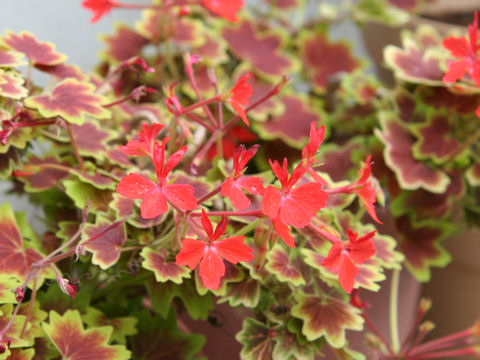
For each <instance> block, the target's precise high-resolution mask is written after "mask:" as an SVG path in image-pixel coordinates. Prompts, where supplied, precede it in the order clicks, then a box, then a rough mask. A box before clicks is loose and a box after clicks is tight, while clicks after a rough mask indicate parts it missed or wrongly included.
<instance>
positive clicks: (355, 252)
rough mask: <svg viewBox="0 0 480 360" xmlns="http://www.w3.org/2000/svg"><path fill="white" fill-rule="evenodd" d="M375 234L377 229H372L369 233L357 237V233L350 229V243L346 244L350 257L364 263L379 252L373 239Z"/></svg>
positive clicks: (358, 262)
mask: <svg viewBox="0 0 480 360" xmlns="http://www.w3.org/2000/svg"><path fill="white" fill-rule="evenodd" d="M375 234H376V231H371V232H369V233H368V234H365V235H363V236H362V237H360V238H357V234H356V233H355V232H353V231H351V230H350V229H349V231H348V236H349V238H350V239H349V240H350V244H349V245H346V247H347V248H348V250H349V254H350V257H351V258H352V259H353V260H354V261H355V262H356V263H357V264H363V263H364V262H365V261H367V260H368V259H370V258H371V257H372V256H373V255H375V253H376V252H377V250H376V248H375V244H374V243H373V240H372V238H373V237H374V236H375Z"/></svg>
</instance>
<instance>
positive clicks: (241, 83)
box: [228, 73, 253, 126]
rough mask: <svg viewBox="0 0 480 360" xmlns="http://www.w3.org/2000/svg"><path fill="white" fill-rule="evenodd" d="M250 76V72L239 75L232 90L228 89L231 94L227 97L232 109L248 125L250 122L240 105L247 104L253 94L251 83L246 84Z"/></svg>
mask: <svg viewBox="0 0 480 360" xmlns="http://www.w3.org/2000/svg"><path fill="white" fill-rule="evenodd" d="M251 76H252V74H250V73H248V74H245V75H243V76H241V77H240V79H238V81H237V83H236V84H235V86H234V87H233V88H232V90H230V93H231V94H232V95H231V96H230V98H229V99H228V102H229V103H230V105H232V108H233V110H235V112H236V113H237V114H238V115H239V116H240V117H241V118H242V120H243V122H244V123H245V124H246V125H247V126H249V125H250V123H249V122H248V119H247V114H246V113H245V110H244V109H243V107H242V105H243V106H247V105H248V99H249V98H250V96H252V94H253V89H252V85H250V84H247V81H248V79H250V77H251Z"/></svg>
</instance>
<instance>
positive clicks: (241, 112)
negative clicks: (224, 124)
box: [229, 100, 250, 126]
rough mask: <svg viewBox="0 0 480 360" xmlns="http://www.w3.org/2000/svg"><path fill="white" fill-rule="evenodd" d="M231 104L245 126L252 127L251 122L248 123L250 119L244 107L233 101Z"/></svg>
mask: <svg viewBox="0 0 480 360" xmlns="http://www.w3.org/2000/svg"><path fill="white" fill-rule="evenodd" d="M229 102H230V105H232V108H233V110H235V112H236V113H237V115H238V116H240V117H241V118H242V120H243V122H244V123H245V125H247V126H250V122H249V121H248V118H247V113H246V112H245V110H244V109H243V107H242V106H241V105H240V104H239V103H237V102H235V101H233V100H230V101H229Z"/></svg>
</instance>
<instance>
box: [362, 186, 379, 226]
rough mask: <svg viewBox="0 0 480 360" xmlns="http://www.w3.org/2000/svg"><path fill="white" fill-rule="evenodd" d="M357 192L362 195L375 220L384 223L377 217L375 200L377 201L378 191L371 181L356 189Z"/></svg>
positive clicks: (363, 201)
mask: <svg viewBox="0 0 480 360" xmlns="http://www.w3.org/2000/svg"><path fill="white" fill-rule="evenodd" d="M355 192H356V193H357V194H358V196H359V197H360V200H361V201H362V204H363V206H365V209H366V210H367V212H368V214H369V215H370V216H371V217H372V219H373V220H375V221H376V222H378V223H379V224H383V223H382V222H381V221H380V220H379V219H378V217H377V213H376V212H375V205H374V204H375V202H376V201H377V192H376V191H375V189H374V188H373V186H372V184H371V182H367V183H365V184H364V185H363V186H362V187H360V188H358V189H356V190H355Z"/></svg>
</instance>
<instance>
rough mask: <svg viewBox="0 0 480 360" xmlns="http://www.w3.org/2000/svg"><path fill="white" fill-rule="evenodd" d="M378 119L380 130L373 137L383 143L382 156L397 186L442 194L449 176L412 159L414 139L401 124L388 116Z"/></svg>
mask: <svg viewBox="0 0 480 360" xmlns="http://www.w3.org/2000/svg"><path fill="white" fill-rule="evenodd" d="M389 116H392V115H387V114H385V116H383V118H381V124H382V129H383V130H382V131H377V132H376V135H377V136H378V137H379V139H380V140H381V141H382V142H383V143H384V144H385V150H384V157H385V162H386V163H387V165H388V166H389V167H390V168H391V169H392V170H393V171H394V172H395V174H396V176H397V180H398V182H399V183H400V186H401V187H402V188H404V189H408V190H415V189H419V188H423V189H425V190H428V191H430V192H434V193H441V192H444V191H445V189H446V188H447V186H448V184H449V183H450V179H449V177H448V176H447V175H446V174H445V173H443V172H442V171H440V170H437V169H435V168H432V167H431V166H430V165H429V164H426V163H423V162H421V161H419V160H416V159H415V157H414V156H413V145H414V144H415V141H416V139H415V137H414V136H413V135H412V134H411V133H410V132H409V131H408V130H407V129H406V128H405V127H404V126H402V125H401V124H400V123H398V122H397V121H395V120H393V119H389V118H388V117H389Z"/></svg>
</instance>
